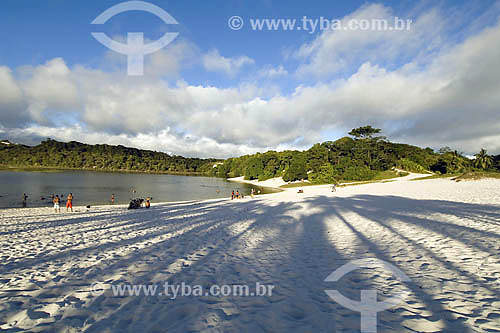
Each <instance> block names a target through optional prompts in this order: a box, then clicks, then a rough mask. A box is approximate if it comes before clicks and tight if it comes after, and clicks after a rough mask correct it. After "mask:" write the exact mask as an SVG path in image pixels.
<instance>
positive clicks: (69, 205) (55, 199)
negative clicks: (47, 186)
mask: <svg viewBox="0 0 500 333" xmlns="http://www.w3.org/2000/svg"><path fill="white" fill-rule="evenodd" d="M51 197H52V203H54V211H55V212H56V213H60V212H61V201H62V198H63V194H61V197H59V195H57V194H56V195H55V196H54V195H53V194H52V196H51ZM69 210H71V211H73V193H70V194H68V196H67V197H66V211H69Z"/></svg>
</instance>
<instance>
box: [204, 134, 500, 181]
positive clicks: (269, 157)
mask: <svg viewBox="0 0 500 333" xmlns="http://www.w3.org/2000/svg"><path fill="white" fill-rule="evenodd" d="M380 132H381V130H380V129H378V128H373V127H372V126H363V127H359V128H355V129H353V130H352V131H350V132H349V134H350V135H351V136H352V138H351V137H344V138H341V139H339V140H337V141H327V142H323V143H318V144H315V145H314V146H312V147H311V148H310V149H308V150H306V151H283V152H275V151H268V152H266V153H257V154H254V155H246V156H241V157H238V158H230V159H227V160H226V161H224V163H222V164H220V165H219V166H217V167H216V168H214V170H213V172H214V174H215V175H217V176H219V177H239V176H244V177H245V179H247V180H252V179H258V180H266V179H269V178H273V177H283V179H284V180H285V181H287V182H290V181H297V180H308V181H309V182H310V183H312V184H326V183H335V182H340V181H366V180H373V179H377V175H379V174H380V172H382V171H388V170H391V169H392V168H393V167H397V168H399V169H403V170H406V171H409V172H417V173H437V174H449V173H451V174H456V173H463V172H466V171H469V170H472V169H473V168H474V165H473V163H472V160H470V159H468V158H467V157H465V156H463V155H462V154H461V153H459V152H457V151H452V150H451V149H450V148H443V149H441V150H440V151H439V152H434V150H433V149H431V148H425V149H422V148H419V147H415V146H411V145H407V144H400V143H393V142H389V141H387V140H386V138H385V137H383V136H377V135H378V134H379V133H380ZM497 164H498V163H497ZM499 169H500V168H499Z"/></svg>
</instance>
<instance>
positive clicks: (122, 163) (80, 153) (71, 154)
mask: <svg viewBox="0 0 500 333" xmlns="http://www.w3.org/2000/svg"><path fill="white" fill-rule="evenodd" d="M2 142H3V144H0V165H1V166H3V167H21V168H23V167H24V168H60V169H85V170H99V171H127V172H150V173H153V172H155V173H172V174H208V173H209V171H210V169H211V168H212V167H213V165H214V163H215V162H217V161H219V160H216V159H200V158H185V157H182V156H170V155H169V154H165V153H161V152H156V151H150V150H141V149H135V148H128V147H124V146H112V145H104V144H103V145H88V144H83V143H80V142H75V141H71V142H67V143H66V142H58V141H55V140H51V139H47V140H45V141H42V142H41V143H40V144H39V145H37V146H34V147H30V146H25V145H17V144H11V143H10V142H8V141H7V140H4V141H2Z"/></svg>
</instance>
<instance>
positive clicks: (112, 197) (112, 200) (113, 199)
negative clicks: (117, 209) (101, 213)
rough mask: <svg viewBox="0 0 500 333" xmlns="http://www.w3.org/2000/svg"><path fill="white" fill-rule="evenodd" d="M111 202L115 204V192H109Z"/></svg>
mask: <svg viewBox="0 0 500 333" xmlns="http://www.w3.org/2000/svg"><path fill="white" fill-rule="evenodd" d="M111 204H112V205H114V204H115V194H114V193H113V194H111Z"/></svg>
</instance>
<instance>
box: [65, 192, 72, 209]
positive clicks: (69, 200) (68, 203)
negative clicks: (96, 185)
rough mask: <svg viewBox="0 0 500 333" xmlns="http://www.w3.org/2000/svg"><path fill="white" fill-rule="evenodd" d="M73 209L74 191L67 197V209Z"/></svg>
mask: <svg viewBox="0 0 500 333" xmlns="http://www.w3.org/2000/svg"><path fill="white" fill-rule="evenodd" d="M68 209H71V211H73V193H70V194H68V198H67V199H66V211H68Z"/></svg>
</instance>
